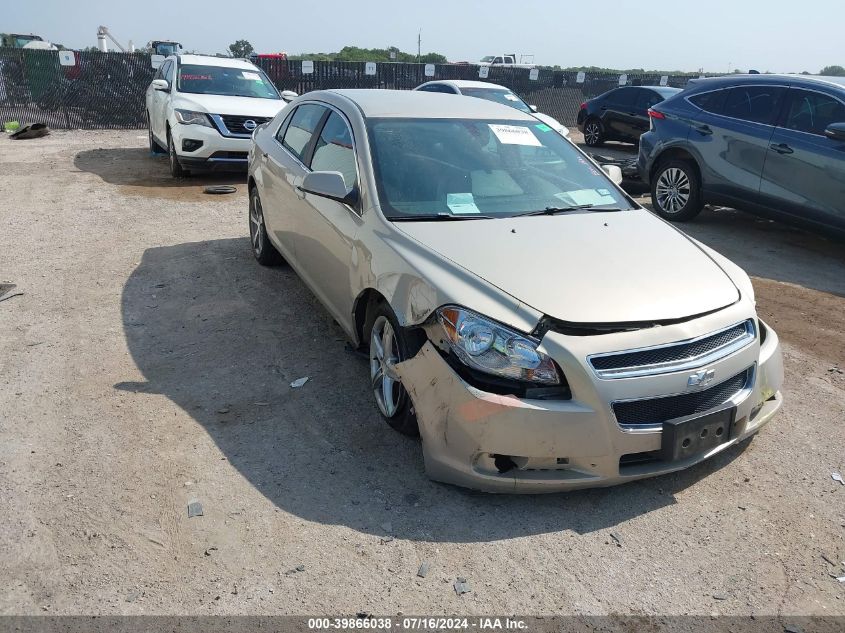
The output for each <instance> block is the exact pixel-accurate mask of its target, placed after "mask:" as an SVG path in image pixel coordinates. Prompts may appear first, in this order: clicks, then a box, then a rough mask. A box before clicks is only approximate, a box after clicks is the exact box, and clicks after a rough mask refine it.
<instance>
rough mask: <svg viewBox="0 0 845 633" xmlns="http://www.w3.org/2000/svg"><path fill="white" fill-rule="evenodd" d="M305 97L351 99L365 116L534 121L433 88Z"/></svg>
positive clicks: (330, 92)
mask: <svg viewBox="0 0 845 633" xmlns="http://www.w3.org/2000/svg"><path fill="white" fill-rule="evenodd" d="M304 96H305V97H306V98H309V99H317V100H319V99H321V98H322V99H326V100H327V101H329V102H332V101H335V99H336V98H338V97H339V98H341V99H345V100H347V101H351V102H352V103H354V104H355V105H356V106H357V107H358V109H359V110H360V111H361V113H362V114H363V115H364V117H365V118H411V119H500V120H508V121H536V119H534V117H532V116H531V115H529V114H525V113H524V112H521V111H519V110H516V109H514V108H511V107H510V106H506V105H502V104H500V103H494V102H492V101H486V100H484V99H475V98H473V97H460V96H459V95H448V94H442V93H436V92H419V91H415V90H368V89H359V90H319V91H316V92H311V93H308V94H306V95H304Z"/></svg>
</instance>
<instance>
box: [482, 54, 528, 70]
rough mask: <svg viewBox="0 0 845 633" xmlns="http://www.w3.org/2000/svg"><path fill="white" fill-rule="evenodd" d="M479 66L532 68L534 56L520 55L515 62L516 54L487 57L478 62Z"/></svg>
mask: <svg viewBox="0 0 845 633" xmlns="http://www.w3.org/2000/svg"><path fill="white" fill-rule="evenodd" d="M478 65H479V66H509V67H511V68H534V66H535V64H534V55H520V56H519V62H518V63H517V61H516V53H510V54H509V55H487V56H486V57H482V58H481V61H480V62H478Z"/></svg>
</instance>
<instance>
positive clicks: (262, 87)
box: [176, 64, 280, 99]
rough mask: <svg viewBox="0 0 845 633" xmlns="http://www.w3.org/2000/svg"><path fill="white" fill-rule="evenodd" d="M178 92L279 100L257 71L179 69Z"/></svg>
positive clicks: (268, 83) (247, 69) (267, 82)
mask: <svg viewBox="0 0 845 633" xmlns="http://www.w3.org/2000/svg"><path fill="white" fill-rule="evenodd" d="M176 85H177V89H178V90H179V92H189V93H191V94H200V95H225V96H227V97H255V98H259V99H279V98H280V97H279V93H278V92H277V91H276V88H275V87H274V86H273V84H272V83H271V82H270V80H269V79H267V76H266V75H265V74H264V73H263V72H262V71H260V70H258V69H257V68H256V69H249V68H227V67H225V66H198V65H195V64H182V65H181V66H179V79H178V83H177V84H176Z"/></svg>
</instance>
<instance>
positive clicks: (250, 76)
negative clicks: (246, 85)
mask: <svg viewBox="0 0 845 633" xmlns="http://www.w3.org/2000/svg"><path fill="white" fill-rule="evenodd" d="M241 74H242V75H243V76H244V79H252V80H253V81H261V75H259V74H258V73H253V72H250V71H248V70H244V71H242V72H241Z"/></svg>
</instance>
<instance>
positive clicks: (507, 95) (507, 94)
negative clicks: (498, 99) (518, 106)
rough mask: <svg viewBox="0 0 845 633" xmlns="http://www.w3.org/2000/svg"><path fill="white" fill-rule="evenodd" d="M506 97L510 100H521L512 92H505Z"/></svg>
mask: <svg viewBox="0 0 845 633" xmlns="http://www.w3.org/2000/svg"><path fill="white" fill-rule="evenodd" d="M505 99H507V100H508V101H519V97H517V96H516V95H515V94H511V93H510V92H506V93H505Z"/></svg>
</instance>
